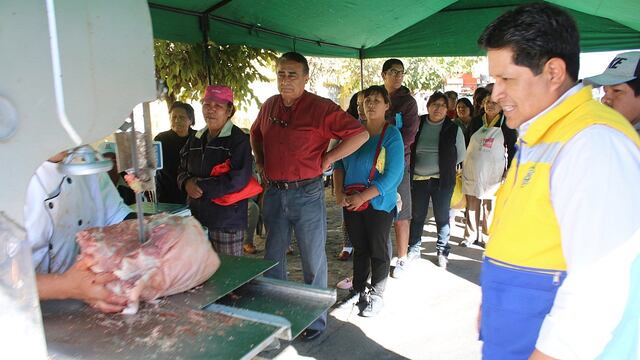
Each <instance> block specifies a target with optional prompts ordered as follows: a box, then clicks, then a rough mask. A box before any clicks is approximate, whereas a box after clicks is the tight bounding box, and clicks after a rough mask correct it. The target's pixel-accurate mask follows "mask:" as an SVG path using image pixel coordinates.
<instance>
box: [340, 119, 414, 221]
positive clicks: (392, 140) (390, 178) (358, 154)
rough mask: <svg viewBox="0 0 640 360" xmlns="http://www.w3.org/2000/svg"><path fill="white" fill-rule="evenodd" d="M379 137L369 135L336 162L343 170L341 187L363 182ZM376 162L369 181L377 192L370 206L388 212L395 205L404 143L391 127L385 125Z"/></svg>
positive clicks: (397, 131) (367, 177) (369, 170)
mask: <svg viewBox="0 0 640 360" xmlns="http://www.w3.org/2000/svg"><path fill="white" fill-rule="evenodd" d="M379 139H380V135H376V136H371V137H370V138H369V140H367V142H366V143H364V144H363V145H362V146H361V147H360V148H359V149H358V150H356V151H355V152H354V153H352V154H351V155H349V156H347V157H345V158H344V159H342V160H340V161H338V162H336V165H335V166H336V169H343V170H344V185H345V186H347V185H353V184H367V181H368V179H369V172H371V166H372V165H373V157H374V155H375V154H376V147H377V145H378V140H379ZM377 163H378V165H379V166H376V171H375V175H374V177H373V181H372V182H371V184H372V185H375V186H376V188H377V189H378V191H379V192H380V195H378V196H376V197H374V198H373V199H371V206H372V207H373V208H374V209H376V210H381V211H386V212H391V210H393V209H394V208H395V207H396V201H397V191H398V185H400V182H401V181H402V176H403V173H404V143H403V142H402V136H401V135H400V131H399V130H398V129H397V128H396V127H395V126H392V125H389V126H388V127H387V131H386V132H385V134H384V139H382V149H381V150H380V156H379V157H378V161H377ZM382 164H383V165H382Z"/></svg>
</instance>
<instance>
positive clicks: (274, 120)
mask: <svg viewBox="0 0 640 360" xmlns="http://www.w3.org/2000/svg"><path fill="white" fill-rule="evenodd" d="M269 121H271V123H272V124H278V125H280V127H282V128H286V127H287V126H289V123H287V121H286V120H279V119H278V118H276V117H275V116H269Z"/></svg>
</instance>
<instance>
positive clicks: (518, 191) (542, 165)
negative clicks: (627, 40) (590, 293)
mask: <svg viewBox="0 0 640 360" xmlns="http://www.w3.org/2000/svg"><path fill="white" fill-rule="evenodd" d="M593 125H606V126H610V127H612V128H614V129H616V130H618V131H620V132H622V133H623V134H625V135H626V136H627V137H628V138H630V139H631V140H633V141H634V142H635V143H636V145H638V147H640V138H638V134H637V133H636V132H635V130H634V129H633V127H632V126H631V125H630V124H629V122H628V121H627V120H626V119H625V118H624V117H622V116H621V115H620V114H619V113H617V112H615V111H614V110H612V109H610V108H608V107H606V106H604V105H602V104H600V103H598V102H597V101H595V100H594V99H593V98H592V95H591V87H590V86H586V87H584V88H582V89H581V90H580V91H578V92H577V93H576V94H574V95H572V96H570V97H568V98H567V99H566V100H565V101H563V102H562V103H560V104H558V106H556V107H554V108H553V109H551V110H550V111H549V112H547V113H546V114H545V115H543V116H541V117H540V118H539V119H536V121H535V122H534V123H533V124H532V125H531V127H530V128H529V129H528V130H527V133H526V134H525V136H524V137H523V139H522V140H523V141H522V142H521V146H520V148H519V149H518V154H516V157H515V158H514V161H513V162H512V164H511V168H510V169H509V171H508V173H507V178H506V180H505V183H504V184H503V185H502V186H501V187H500V189H499V190H498V192H497V194H496V209H495V215H494V222H493V224H492V225H491V229H490V240H489V243H488V245H487V250H486V255H487V256H489V257H491V258H494V259H497V260H499V261H503V262H507V263H510V264H514V265H518V266H526V267H531V268H537V269H545V270H566V267H567V266H566V262H565V259H564V255H563V254H562V238H561V234H560V226H559V224H558V220H557V218H556V215H555V212H554V209H553V205H552V203H551V192H550V188H549V184H550V181H551V167H552V166H553V162H554V161H555V159H556V158H557V156H558V154H559V153H560V151H561V150H562V147H563V146H564V145H565V144H566V143H567V142H568V141H569V140H570V139H571V138H573V137H574V136H575V135H576V134H577V133H579V132H580V131H582V130H584V129H586V128H587V127H589V126H593Z"/></svg>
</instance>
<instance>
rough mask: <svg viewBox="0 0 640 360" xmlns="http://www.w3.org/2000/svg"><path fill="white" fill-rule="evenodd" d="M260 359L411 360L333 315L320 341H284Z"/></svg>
mask: <svg viewBox="0 0 640 360" xmlns="http://www.w3.org/2000/svg"><path fill="white" fill-rule="evenodd" d="M356 316H357V315H356ZM289 345H290V346H289ZM323 349H324V350H323ZM329 349H331V350H329ZM335 349H344V350H343V351H344V352H341V353H337V352H336V351H335ZM259 357H260V358H263V359H275V358H277V359H300V358H302V359H304V358H313V359H318V360H333V359H376V360H377V359H389V360H391V359H393V360H401V359H408V358H406V357H404V356H402V355H399V354H397V353H395V352H393V351H390V350H388V349H386V348H385V347H383V346H381V345H380V344H378V343H377V342H375V341H374V340H372V339H370V338H369V337H367V335H366V334H365V333H364V332H363V331H362V330H361V329H360V328H359V327H358V326H356V325H354V324H352V323H350V322H347V321H342V320H339V319H337V318H335V317H333V316H332V315H329V318H328V327H327V330H326V331H325V332H324V333H323V334H322V335H321V336H320V337H319V338H317V339H315V340H313V341H302V340H299V339H295V340H294V341H293V342H285V341H283V342H282V344H281V346H280V349H278V350H272V351H265V352H262V353H260V355H259Z"/></svg>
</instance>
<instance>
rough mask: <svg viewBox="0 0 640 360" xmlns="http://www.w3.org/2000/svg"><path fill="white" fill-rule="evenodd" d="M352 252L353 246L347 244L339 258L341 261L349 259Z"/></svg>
mask: <svg viewBox="0 0 640 360" xmlns="http://www.w3.org/2000/svg"><path fill="white" fill-rule="evenodd" d="M351 253H353V248H352V247H347V246H345V247H343V248H342V251H341V252H340V254H338V260H340V261H347V260H349V259H350V258H351Z"/></svg>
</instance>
